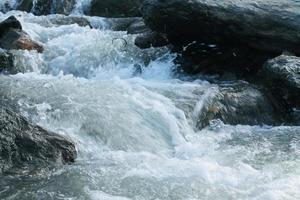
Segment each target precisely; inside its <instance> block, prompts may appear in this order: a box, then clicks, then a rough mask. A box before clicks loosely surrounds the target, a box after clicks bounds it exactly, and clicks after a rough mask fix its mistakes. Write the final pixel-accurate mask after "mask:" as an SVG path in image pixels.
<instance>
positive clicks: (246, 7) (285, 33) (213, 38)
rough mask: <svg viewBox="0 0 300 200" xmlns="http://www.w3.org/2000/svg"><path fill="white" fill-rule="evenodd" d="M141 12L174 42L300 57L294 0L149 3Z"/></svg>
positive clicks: (298, 10)
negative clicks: (221, 46)
mask: <svg viewBox="0 0 300 200" xmlns="http://www.w3.org/2000/svg"><path fill="white" fill-rule="evenodd" d="M141 13H142V14H143V17H144V19H145V21H146V23H147V24H148V25H149V26H150V27H151V28H152V29H153V30H155V31H159V32H163V33H167V34H168V36H169V39H170V40H171V41H180V40H188V41H193V40H202V41H206V42H214V43H218V44H224V43H225V44H229V45H234V44H235V43H238V44H240V43H241V44H244V45H246V46H248V47H251V48H254V49H258V50H262V51H266V52H272V53H279V54H280V53H282V51H284V50H287V51H291V52H293V53H296V54H300V49H299V44H300V35H299V31H300V2H298V1H292V0H282V1H277V0H268V1H265V0H258V1H255V2H253V1H251V0H241V1H239V0H233V1H214V0H205V1H200V0H191V1H186V0H168V1H165V0H145V1H144V2H143V4H142V9H141Z"/></svg>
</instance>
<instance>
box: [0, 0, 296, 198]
mask: <svg viewBox="0 0 300 200" xmlns="http://www.w3.org/2000/svg"><path fill="white" fill-rule="evenodd" d="M81 3H82V4H81ZM82 6H83V7H84V6H85V4H84V1H82V2H81V1H80V2H79V1H78V7H77V8H78V9H79V8H80V7H82ZM76 13H77V14H78V13H79V12H76ZM12 14H14V15H15V16H17V18H18V20H20V21H21V23H22V26H23V28H24V30H25V31H26V32H27V33H29V35H30V36H31V37H32V38H33V39H34V40H36V41H39V42H40V43H42V44H43V45H44V47H45V51H44V53H42V54H38V53H37V52H29V51H16V52H15V53H16V55H17V61H16V64H17V65H18V66H23V68H24V69H23V70H24V71H25V72H24V73H19V74H16V75H10V76H8V75H0V84H1V88H0V92H1V94H3V95H4V96H5V98H9V100H10V101H13V102H16V104H17V105H18V107H19V109H20V112H21V113H22V114H23V115H24V116H26V117H28V118H29V119H31V120H32V121H34V122H35V123H37V124H40V125H41V126H43V127H45V128H47V129H49V130H52V131H54V132H57V133H59V134H62V135H66V136H68V137H70V138H71V139H72V140H74V141H75V142H76V145H77V149H78V159H77V160H76V162H75V163H74V164H72V165H66V166H60V167H57V168H55V169H51V170H50V171H49V170H45V171H44V170H42V171H41V170H39V171H37V172H35V173H32V174H30V175H28V174H27V175H22V173H20V174H21V175H20V174H16V175H15V176H13V175H10V176H4V175H3V176H1V177H0V199H16V200H17V199H28V200H29V199H43V200H44V199H74V200H77V199H91V200H94V199H95V200H129V199H130V200H196V199H200V200H299V199H300V135H299V133H297V130H296V129H294V128H293V127H258V126H241V125H238V126H229V125H224V124H223V123H222V122H220V121H214V122H212V123H211V125H210V126H209V127H207V128H205V129H203V130H200V131H199V130H197V129H196V128H195V123H196V120H197V116H198V114H199V112H201V105H202V102H203V101H204V100H205V98H207V97H208V96H209V94H212V93H214V91H215V90H216V89H217V87H218V86H217V85H214V84H210V83H208V82H207V81H205V80H194V81H182V80H180V79H178V76H175V75H174V70H175V68H176V66H175V65H174V62H173V60H174V58H175V55H174V54H172V53H170V52H169V51H168V49H167V48H150V49H147V50H141V49H139V48H137V47H136V46H135V45H134V44H133V43H134V38H135V37H136V36H135V35H127V34H126V32H115V31H111V30H104V29H101V28H99V29H91V28H89V27H80V26H78V25H76V24H73V25H62V26H57V25H54V24H52V25H51V24H49V21H47V18H49V17H55V15H52V16H48V17H35V16H33V15H31V14H26V13H22V12H16V11H11V12H9V13H6V14H1V13H0V21H2V20H4V19H5V18H6V17H8V16H10V15H12ZM91 19H92V20H93V23H98V24H99V27H101V24H103V23H104V22H103V20H102V19H101V18H96V17H94V18H91ZM120 38H123V39H125V40H126V41H127V43H128V44H127V45H126V46H125V45H124V41H123V39H120Z"/></svg>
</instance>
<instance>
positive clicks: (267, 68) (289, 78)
mask: <svg viewBox="0 0 300 200" xmlns="http://www.w3.org/2000/svg"><path fill="white" fill-rule="evenodd" d="M262 76H263V81H264V82H265V83H266V84H267V86H268V87H269V88H270V89H271V91H272V92H273V94H274V95H276V96H277V97H279V98H283V99H284V100H286V101H287V102H288V103H290V104H292V105H294V106H298V107H300V58H299V57H295V56H287V55H281V56H279V57H276V58H274V59H271V60H269V61H268V62H266V64H265V65H264V66H263V69H262Z"/></svg>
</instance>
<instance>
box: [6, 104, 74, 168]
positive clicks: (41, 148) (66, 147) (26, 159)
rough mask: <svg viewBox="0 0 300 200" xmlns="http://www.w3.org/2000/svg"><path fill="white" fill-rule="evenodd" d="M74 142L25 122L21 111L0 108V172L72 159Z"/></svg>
mask: <svg viewBox="0 0 300 200" xmlns="http://www.w3.org/2000/svg"><path fill="white" fill-rule="evenodd" d="M76 156H77V152H76V149H75V145H74V143H73V142H72V141H71V140H69V139H67V138H65V137H63V136H60V135H57V134H55V133H52V132H49V131H46V130H45V129H43V128H41V127H40V126H37V125H33V124H32V123H29V122H28V121H27V120H26V119H25V118H24V117H22V116H21V115H19V114H17V113H15V112H13V111H11V110H8V109H6V108H3V107H1V109H0V172H4V171H7V170H9V169H11V168H14V167H31V166H34V167H47V166H49V165H51V164H55V163H56V164H57V163H61V164H67V163H72V162H74V161H75V159H76Z"/></svg>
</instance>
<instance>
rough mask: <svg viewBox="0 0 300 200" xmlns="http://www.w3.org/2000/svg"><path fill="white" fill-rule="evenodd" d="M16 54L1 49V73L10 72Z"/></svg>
mask: <svg viewBox="0 0 300 200" xmlns="http://www.w3.org/2000/svg"><path fill="white" fill-rule="evenodd" d="M13 66H14V56H13V54H11V53H9V52H7V51H5V50H3V49H0V73H2V72H4V73H9V72H10V71H12V70H13Z"/></svg>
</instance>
